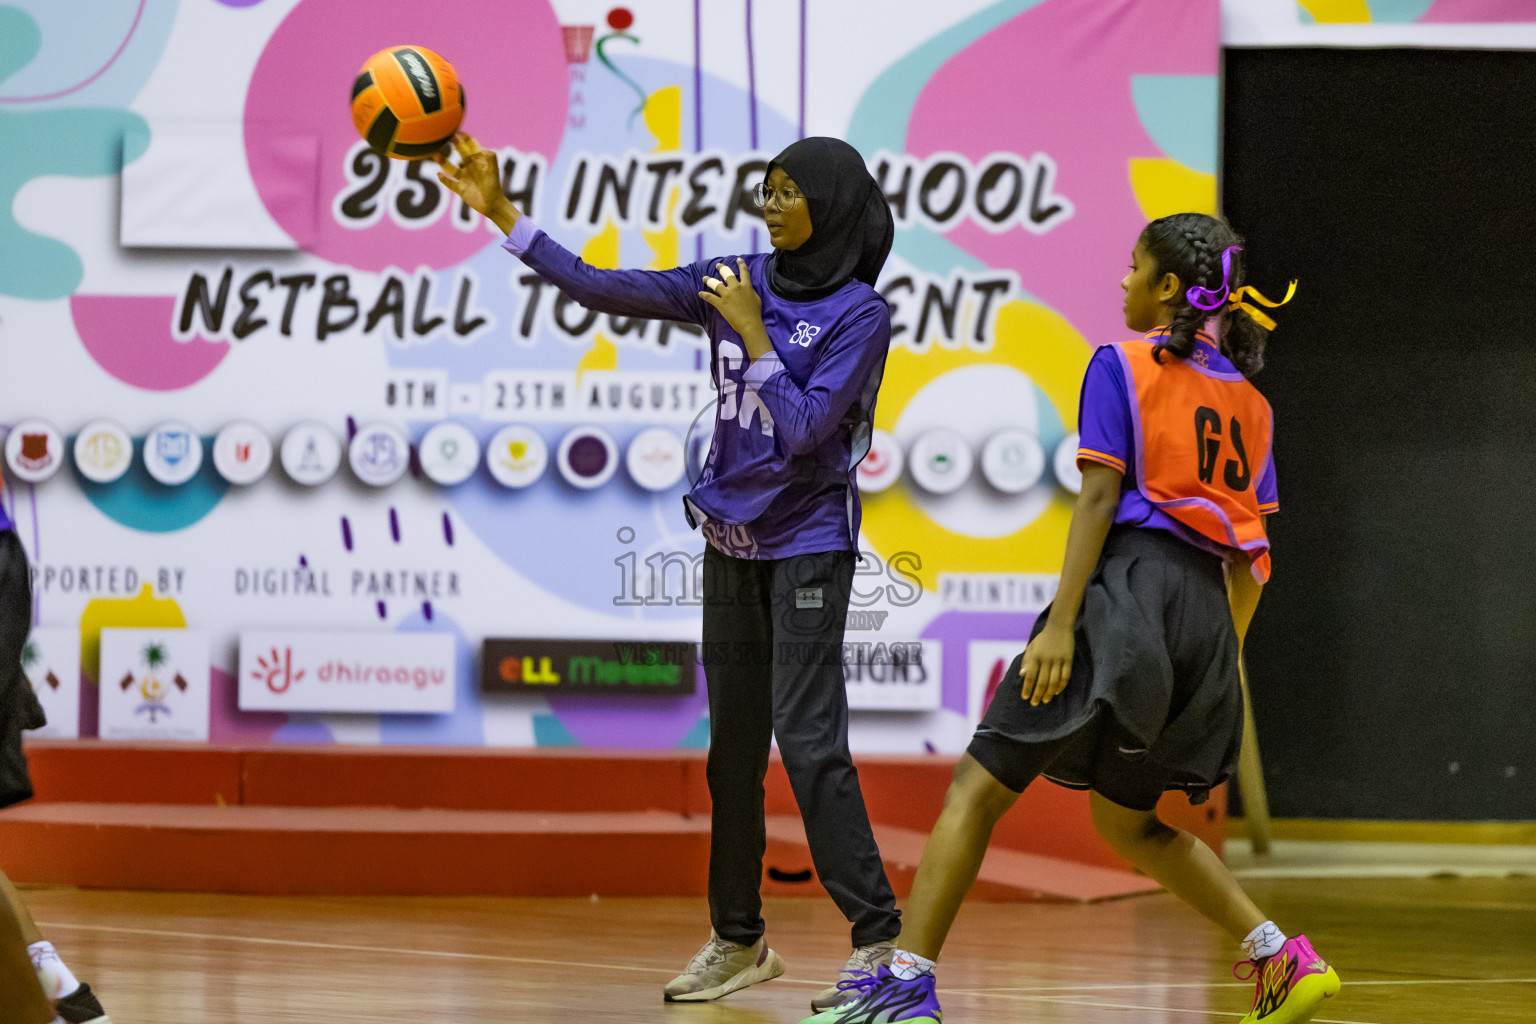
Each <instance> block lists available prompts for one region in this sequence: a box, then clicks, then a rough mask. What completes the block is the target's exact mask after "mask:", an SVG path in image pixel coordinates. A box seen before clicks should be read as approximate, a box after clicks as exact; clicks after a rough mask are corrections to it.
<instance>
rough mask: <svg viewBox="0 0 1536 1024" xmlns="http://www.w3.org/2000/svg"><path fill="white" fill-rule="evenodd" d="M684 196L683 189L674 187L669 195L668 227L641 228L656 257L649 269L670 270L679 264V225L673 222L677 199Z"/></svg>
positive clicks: (642, 234)
mask: <svg viewBox="0 0 1536 1024" xmlns="http://www.w3.org/2000/svg"><path fill="white" fill-rule="evenodd" d="M681 196H682V190H681V189H676V188H674V189H673V190H672V194H671V195H669V196H667V215H666V216H667V219H666V225H667V226H666V227H664V228H662V229H661V230H660V231H645V230H643V229H642V230H641V232H640V234H641V236H642V237H643V238H644V239H645V244H646V245H649V246H650V247H651V252H652V253H654V254H655V257H656V258H655V259H653V260H651V262H650V264H649V266H648V267H647V269H649V270H670V269H671V268H673V267H675V266H677V262H678V260H677V227H676V225H675V224H673V222H672V213H673V211H674V210H676V209H677V201H678V199H679V198H681Z"/></svg>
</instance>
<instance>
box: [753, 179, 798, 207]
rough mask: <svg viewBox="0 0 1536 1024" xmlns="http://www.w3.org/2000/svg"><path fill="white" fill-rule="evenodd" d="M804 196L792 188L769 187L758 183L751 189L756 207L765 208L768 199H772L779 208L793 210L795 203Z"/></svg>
mask: <svg viewBox="0 0 1536 1024" xmlns="http://www.w3.org/2000/svg"><path fill="white" fill-rule="evenodd" d="M804 198H805V196H804V195H802V194H801V193H799V192H796V191H795V190H794V189H792V188H769V187H768V186H767V185H759V186H757V187H756V188H754V189H753V190H752V201H753V202H754V203H756V204H757V207H758V209H763V208H765V207H766V206H767V205H768V200H770V199H774V200H776V201H777V202H776V205H777V206H778V208H779V209H780V210H793V209H794V208H795V204H796V203H798V202H799V201H800V200H802V199H804Z"/></svg>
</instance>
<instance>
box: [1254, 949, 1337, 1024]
mask: <svg viewBox="0 0 1536 1024" xmlns="http://www.w3.org/2000/svg"><path fill="white" fill-rule="evenodd" d="M1245 968H1246V969H1247V970H1248V973H1246V974H1244V973H1241V972H1242V971H1243V970H1244V969H1245ZM1232 974H1233V976H1235V977H1236V978H1238V979H1239V980H1242V981H1247V980H1248V979H1250V978H1252V979H1254V981H1255V984H1256V990H1255V992H1254V995H1253V1009H1252V1010H1250V1011H1249V1013H1248V1016H1246V1017H1244V1018H1243V1019H1242V1020H1241V1021H1239V1022H1238V1024H1301V1022H1302V1021H1308V1020H1311V1019H1312V1015H1313V1014H1314V1013H1316V1012H1317V1008H1318V1006H1319V1005H1321V1004H1322V1001H1323V1000H1324V999H1328V998H1330V997H1331V996H1336V995H1338V994H1339V984H1340V982H1339V976H1338V975H1337V974H1335V973H1334V971H1333V968H1332V967H1329V966H1328V961H1326V960H1324V959H1323V958H1322V957H1320V956H1318V955H1317V952H1316V951H1315V950H1314V949H1313V948H1312V943H1310V942H1308V941H1307V937H1306V936H1305V935H1298V936H1296V937H1295V938H1294V939H1287V940H1286V942H1285V945H1283V946H1281V947H1280V952H1278V953H1276V954H1275V955H1274V956H1268V957H1265V958H1264V959H1263V960H1259V961H1257V962H1255V961H1253V960H1244V961H1242V962H1241V963H1239V964H1238V965H1237V966H1235V967H1233V968H1232Z"/></svg>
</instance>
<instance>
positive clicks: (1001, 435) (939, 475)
mask: <svg viewBox="0 0 1536 1024" xmlns="http://www.w3.org/2000/svg"><path fill="white" fill-rule="evenodd" d="M1077 442H1078V436H1077V435H1076V434H1069V435H1067V437H1066V438H1064V439H1063V440H1062V441H1061V443H1060V444H1058V445H1057V446H1056V450H1055V451H1054V452H1053V453H1052V454H1051V455H1050V457H1049V458H1047V456H1046V452H1045V447H1044V446H1043V445H1041V443H1040V440H1039V439H1038V438H1037V437H1035V435H1033V434H1031V433H1029V432H1028V431H1026V430H1019V429H1016V428H1011V427H1010V428H1006V429H1004V430H999V431H998V432H997V433H995V434H993V435H992V436H991V437H989V438H987V440H986V442H985V443H983V444H982V446H981V450H980V451H979V452H976V451H973V450H972V448H971V444H970V442H969V441H967V440H966V438H965V436H964V435H963V434H961V433H959V432H958V431H955V430H950V429H948V428H946V427H935V428H934V429H932V430H929V431H926V432H925V433H922V434H919V435H918V436H917V437H916V438H915V439H914V440H913V442H912V447H911V448H910V449H909V450H908V451H907V452H906V453H905V454H904V453H903V452H902V448H901V444H900V443H899V442H898V441H897V440H896V439H895V438H894V437H892V436H891V435H890V434H887V433H886V432H885V431H883V430H876V431H874V432H873V434H872V435H871V437H870V441H869V453H868V454H867V455H865V456H864V461H862V462H860V463H859V469H858V479H859V490H861V491H863V492H865V493H871V494H872V493H876V492H879V491H883V490H885V489H886V488H887V487H890V486H891V485H892V484H894V483H895V482H896V481H897V480H899V479H901V474H902V473H903V472H904V471H905V472H907V473H908V474H910V476H911V478H912V482H913V483H915V484H917V485H918V486H919V487H921V488H922V489H923V490H925V491H927V492H929V493H930V494H952V493H954V492H955V491H958V490H959V489H960V488H962V487H964V486H965V484H966V481H968V480H970V479H971V477H972V475H973V474H974V473H975V470H976V468H977V467H978V465H979V466H980V469H981V477H982V479H983V480H985V481H986V482H987V483H988V484H990V485H991V486H992V487H993V488H994V489H995V490H998V491H1001V492H1002V493H1004V494H1022V493H1024V492H1025V491H1028V490H1030V489H1032V488H1034V487H1038V486H1040V484H1041V483H1043V482H1044V480H1045V471H1046V464H1047V462H1049V463H1050V468H1051V474H1052V476H1053V477H1054V478H1055V481H1056V483H1057V484H1059V485H1060V486H1062V487H1064V488H1065V489H1066V490H1068V491H1071V492H1072V493H1073V494H1076V493H1078V492H1079V491H1080V490H1082V487H1083V476H1082V473H1081V472H1080V471H1079V470H1078V468H1077Z"/></svg>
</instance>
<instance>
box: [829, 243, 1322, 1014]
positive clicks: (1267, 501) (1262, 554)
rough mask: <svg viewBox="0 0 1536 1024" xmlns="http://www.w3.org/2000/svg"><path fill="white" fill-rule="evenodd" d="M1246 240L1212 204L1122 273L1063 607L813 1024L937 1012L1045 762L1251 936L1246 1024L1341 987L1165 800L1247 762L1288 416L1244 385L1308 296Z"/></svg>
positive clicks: (1101, 360) (1090, 380)
mask: <svg viewBox="0 0 1536 1024" xmlns="http://www.w3.org/2000/svg"><path fill="white" fill-rule="evenodd" d="M1241 251H1242V248H1241V241H1240V240H1239V239H1238V238H1237V236H1236V235H1235V234H1233V232H1232V229H1231V228H1230V227H1228V226H1227V225H1226V224H1225V223H1224V222H1222V221H1221V220H1219V219H1217V218H1215V217H1209V216H1206V215H1204V214H1195V213H1181V214H1175V215H1173V216H1171V217H1163V218H1161V219H1159V220H1155V221H1153V222H1152V223H1150V224H1148V225H1147V226H1146V228H1145V229H1144V230H1143V231H1142V233H1141V236H1140V237H1139V238H1138V240H1137V242H1136V246H1135V249H1134V250H1133V252H1132V255H1131V269H1130V273H1129V274H1127V275H1126V276H1125V278H1124V280H1122V281H1121V282H1120V287H1121V289H1122V291H1123V292H1124V294H1125V306H1124V312H1125V325H1126V326H1127V327H1129V328H1130V329H1131V330H1133V331H1136V332H1138V333H1140V334H1141V336H1140V337H1138V338H1136V339H1134V340H1131V341H1125V342H1121V343H1119V344H1115V345H1105V346H1103V347H1101V348H1100V349H1099V350H1098V351H1097V352H1095V353H1094V356H1093V359H1092V360H1091V361H1090V363H1089V365H1088V370H1087V373H1086V374H1085V376H1084V378H1083V390H1082V399H1081V402H1080V406H1079V419H1080V431H1081V444H1080V446H1079V448H1078V453H1077V461H1078V465H1079V466H1080V467H1081V468H1082V471H1083V487H1082V492H1081V494H1080V495H1079V497H1078V499H1077V505H1076V508H1075V510H1074V511H1073V514H1072V524H1071V527H1070V528H1069V530H1068V534H1067V551H1066V558H1065V561H1064V564H1063V566H1062V571H1061V582H1060V586H1059V587H1058V589H1057V592H1056V599H1055V601H1054V602H1052V604H1051V606H1050V608H1049V609H1047V610H1046V611H1045V612H1044V613H1042V614H1041V616H1040V617H1039V619H1038V620H1037V621H1036V622H1035V625H1034V629H1033V631H1032V633H1031V635H1030V638H1029V642H1028V646H1027V647H1025V649H1024V651H1023V652H1022V653H1021V654H1020V655H1019V656H1018V657H1017V658H1016V659H1015V660H1014V662H1013V665H1012V667H1011V669H1010V671H1009V673H1008V674H1007V675H1006V676H1004V679H1005V680H1007V679H1014V680H1017V684H1016V685H1008V684H1007V683H1005V684H1004V685H1001V686H999V687H998V689H997V692H996V694H995V696H994V697H993V699H992V703H991V705H990V706H989V707H988V709H987V712H986V715H985V716H984V717H983V719H982V721H981V724H980V725H979V726H978V727H977V730H976V734H975V736H974V737H973V738H972V740H971V743H970V746H969V748H968V749H967V751H966V753H965V754H964V755H963V756H962V757H961V759H960V763H959V765H958V766H957V767H956V769H955V778H954V781H953V782H952V783H951V785H950V788H949V792H948V794H947V795H946V796H945V798H944V810H943V812H942V813H941V814H940V816H939V820H938V823H937V824H936V825H935V826H934V829H933V833H932V835H930V836H929V838H928V844H927V846H926V848H925V849H924V850H923V859H922V863H921V864H920V866H919V867H918V871H917V877H916V879H915V880H914V882H913V886H912V896H911V898H910V899H909V900H908V902H907V906H906V907H905V909H904V912H903V915H902V929H901V935H900V936H899V937H898V938H897V940H896V945H897V949H896V952H895V954H894V956H893V958H892V961H891V964H890V966H889V967H881V968H880V970H879V972H878V973H877V974H874V975H869V976H865V977H862V978H857V979H853V980H850V981H848V982H845V983H844V984H846V985H847V986H848V987H850V988H855V989H857V990H858V992H859V998H858V999H857V1000H856V1001H854V1002H851V1003H848V1004H845V1005H844V1006H842V1007H839V1008H838V1009H836V1010H832V1011H829V1012H827V1013H823V1014H820V1015H817V1016H814V1017H811V1018H809V1019H808V1020H807V1021H806V1022H805V1024H813V1022H814V1024H834V1022H835V1024H894V1022H898V1021H906V1022H913V1024H937V1022H938V1021H939V1020H940V1010H939V1003H938V999H937V997H936V995H935V992H934V967H935V963H934V962H935V961H936V960H937V959H938V956H939V951H940V949H941V947H942V946H943V944H944V940H945V938H946V936H947V935H948V933H949V929H950V926H951V925H952V924H953V923H954V920H955V915H956V914H957V913H958V912H959V910H960V905H961V903H962V902H963V900H964V899H965V895H966V893H967V892H968V891H969V889H970V887H971V885H972V883H973V882H975V880H976V874H977V871H978V870H979V869H980V867H981V861H982V857H983V855H984V854H985V853H986V849H987V843H988V841H989V839H990V838H991V834H992V828H993V826H994V825H995V824H996V823H997V821H998V819H999V818H1001V817H1002V816H1003V813H1004V812H1005V811H1007V810H1008V808H1009V807H1011V806H1013V803H1014V801H1016V800H1017V799H1018V797H1019V794H1020V793H1022V792H1023V791H1024V788H1025V787H1026V786H1028V785H1029V784H1030V783H1031V782H1032V781H1034V780H1035V779H1036V778H1038V777H1039V776H1042V775H1044V776H1045V777H1046V778H1048V779H1050V780H1051V781H1053V782H1057V783H1060V784H1062V785H1066V786H1071V787H1074V788H1079V789H1089V790H1091V793H1090V795H1089V804H1090V808H1091V810H1092V814H1093V822H1094V826H1095V828H1097V829H1098V831H1099V834H1100V835H1102V836H1103V837H1104V839H1105V840H1106V841H1107V842H1108V843H1109V844H1110V846H1111V847H1113V848H1114V849H1115V851H1116V852H1118V853H1119V854H1120V855H1121V856H1123V857H1124V858H1125V859H1126V860H1128V861H1130V862H1131V863H1132V864H1134V865H1135V866H1136V867H1137V868H1139V869H1140V870H1141V871H1143V872H1144V873H1146V874H1147V875H1149V876H1151V877H1152V878H1154V879H1156V880H1157V881H1158V882H1160V883H1161V884H1162V885H1163V886H1164V887H1165V888H1166V889H1167V890H1168V891H1169V892H1172V893H1173V894H1174V895H1176V896H1178V897H1179V898H1180V899H1182V900H1183V901H1184V902H1185V903H1187V904H1189V905H1190V906H1191V907H1192V908H1194V909H1195V910H1197V911H1199V912H1200V913H1202V914H1204V915H1205V916H1206V917H1207V918H1209V919H1210V920H1211V921H1212V922H1213V923H1215V924H1217V925H1219V926H1220V927H1222V928H1224V929H1225V930H1226V931H1227V932H1228V933H1229V934H1231V936H1232V937H1233V939H1234V940H1236V941H1237V942H1239V943H1240V944H1241V946H1242V949H1243V953H1244V956H1245V959H1244V960H1243V961H1241V962H1240V963H1239V965H1238V968H1237V972H1238V976H1239V977H1255V978H1256V979H1257V991H1256V994H1255V999H1254V1006H1253V1009H1252V1011H1251V1012H1250V1013H1249V1014H1248V1015H1247V1016H1245V1017H1244V1018H1243V1021H1242V1024H1260V1022H1262V1024H1295V1022H1300V1021H1306V1020H1310V1019H1311V1018H1312V1015H1313V1014H1314V1013H1315V1012H1316V1011H1317V1009H1318V1007H1319V1005H1320V1004H1321V1003H1322V1001H1323V1000H1324V999H1325V998H1327V997H1329V996H1332V995H1334V994H1335V993H1337V992H1338V990H1339V978H1338V975H1337V974H1336V973H1335V972H1334V970H1333V968H1331V967H1329V966H1328V964H1327V962H1325V961H1324V960H1323V959H1322V958H1321V957H1319V956H1318V955H1317V954H1316V953H1315V952H1314V951H1313V949H1312V946H1311V944H1310V943H1309V942H1308V941H1307V939H1306V937H1305V936H1301V935H1298V936H1296V937H1295V938H1289V937H1287V936H1286V935H1285V934H1284V933H1283V932H1281V931H1280V929H1279V928H1277V927H1276V926H1275V924H1274V923H1273V922H1272V921H1270V920H1269V919H1268V918H1267V916H1266V915H1265V914H1264V913H1263V912H1262V911H1261V910H1259V909H1258V907H1256V906H1255V905H1254V904H1253V902H1252V901H1251V900H1250V899H1249V898H1248V896H1247V895H1246V894H1244V892H1243V890H1242V888H1241V887H1240V886H1239V885H1238V884H1237V880H1236V879H1234V878H1233V877H1232V874H1231V872H1230V871H1228V870H1227V868H1226V866H1225V865H1224V864H1223V863H1222V862H1221V860H1220V858H1218V857H1217V856H1216V855H1215V853H1213V852H1212V851H1211V850H1210V849H1209V848H1208V847H1207V846H1206V845H1205V844H1204V843H1202V842H1200V840H1199V839H1197V838H1195V837H1194V836H1192V835H1190V834H1189V833H1187V832H1184V831H1181V830H1179V829H1175V828H1171V827H1169V826H1168V825H1165V824H1164V823H1163V822H1162V821H1161V820H1159V819H1158V817H1157V812H1156V808H1157V802H1158V799H1159V798H1160V797H1161V796H1162V794H1163V792H1164V791H1165V790H1170V789H1180V790H1184V791H1185V792H1186V793H1188V794H1189V798H1190V800H1191V802H1193V803H1200V802H1202V801H1204V800H1205V799H1206V798H1207V796H1208V795H1209V793H1210V790H1211V789H1212V788H1213V787H1214V786H1217V785H1219V784H1220V783H1221V782H1223V781H1224V780H1225V779H1227V778H1228V777H1229V776H1230V775H1231V773H1232V772H1233V770H1234V769H1235V767H1236V765H1237V754H1238V746H1239V744H1240V742H1241V739H1242V721H1243V711H1242V692H1241V689H1240V682H1239V678H1238V656H1239V653H1240V650H1241V644H1242V637H1243V634H1244V633H1245V632H1246V631H1247V626H1248V623H1249V621H1250V620H1251V619H1252V616H1253V611H1254V608H1255V606H1256V605H1257V603H1258V598H1259V591H1260V588H1261V586H1262V584H1263V583H1264V582H1265V581H1266V580H1267V579H1268V578H1269V569H1270V559H1269V541H1268V539H1267V537H1266V535H1265V529H1264V519H1265V517H1266V516H1267V515H1269V514H1270V513H1272V512H1274V511H1276V510H1277V509H1278V508H1279V504H1278V501H1277V498H1276V490H1275V473H1274V466H1273V464H1272V463H1271V461H1270V432H1271V426H1272V417H1271V413H1270V408H1269V403H1268V402H1266V401H1265V400H1264V398H1263V396H1262V395H1260V394H1259V392H1258V390H1257V389H1255V388H1254V386H1253V385H1252V384H1251V383H1249V381H1248V377H1249V376H1251V375H1252V374H1254V373H1257V372H1258V370H1259V368H1260V367H1261V366H1262V365H1263V361H1264V342H1265V339H1266V337H1267V335H1268V333H1269V331H1270V330H1272V329H1273V328H1274V326H1275V323H1274V321H1273V320H1271V319H1270V318H1269V315H1268V314H1267V313H1265V312H1263V310H1261V309H1260V308H1259V306H1268V307H1274V306H1277V305H1281V304H1283V303H1284V302H1285V301H1288V300H1289V299H1290V297H1291V292H1288V293H1287V294H1286V296H1285V298H1284V299H1282V300H1281V302H1279V303H1276V302H1272V301H1270V300H1269V299H1266V298H1264V297H1263V296H1262V295H1260V294H1259V293H1258V292H1257V291H1255V290H1254V289H1252V288H1251V287H1247V286H1245V285H1244V284H1243V266H1242V262H1241V259H1240V254H1241ZM1291 287H1292V292H1294V289H1295V283H1294V282H1292V286H1291ZM1213 324H1214V328H1215V329H1214V331H1212V330H1211V329H1210V328H1211V327H1212V326H1213ZM1069 684H1070V685H1069Z"/></svg>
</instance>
